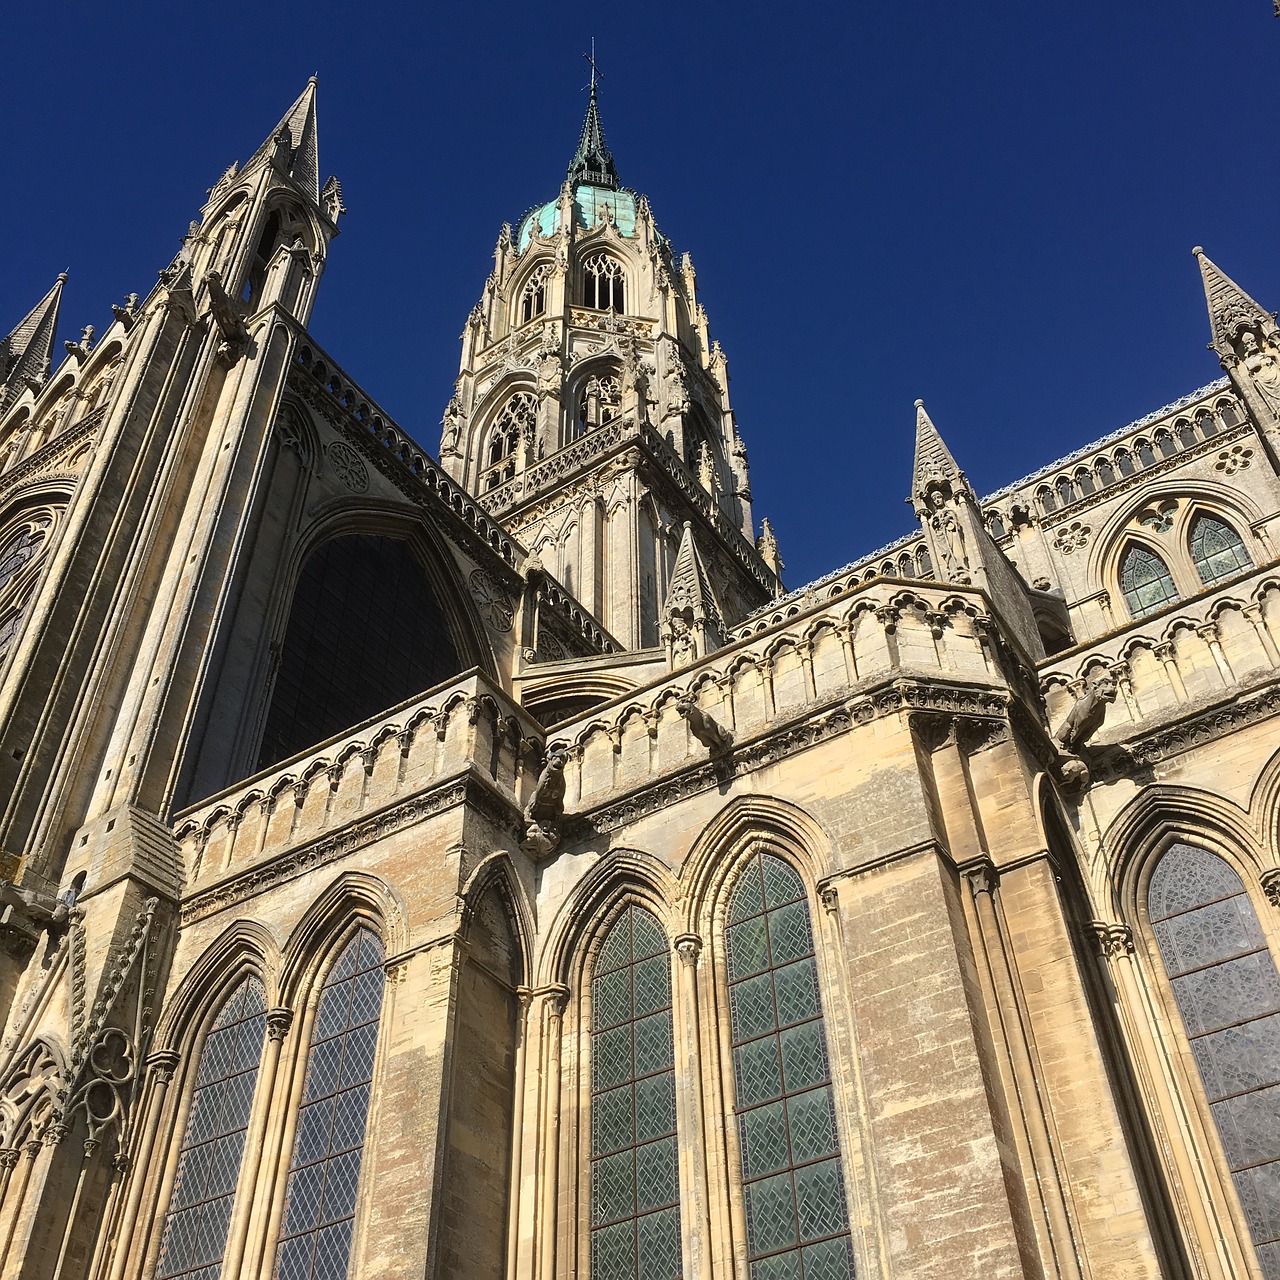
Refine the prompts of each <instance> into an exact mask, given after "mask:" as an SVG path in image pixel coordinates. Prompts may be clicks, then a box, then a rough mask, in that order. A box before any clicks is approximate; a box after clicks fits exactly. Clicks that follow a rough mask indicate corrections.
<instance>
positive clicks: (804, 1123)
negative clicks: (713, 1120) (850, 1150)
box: [726, 850, 854, 1280]
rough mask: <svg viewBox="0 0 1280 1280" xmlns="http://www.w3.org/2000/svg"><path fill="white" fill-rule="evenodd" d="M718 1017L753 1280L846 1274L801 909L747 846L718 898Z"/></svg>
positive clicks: (818, 1011) (790, 879) (776, 873)
mask: <svg viewBox="0 0 1280 1280" xmlns="http://www.w3.org/2000/svg"><path fill="white" fill-rule="evenodd" d="M726 945H727V949H728V964H729V1018H730V1024H731V1028H732V1040H733V1074H734V1092H735V1102H736V1108H735V1109H736V1112H737V1120H738V1139H739V1147H740V1155H741V1162H742V1181H743V1191H744V1196H745V1199H746V1207H747V1254H748V1260H749V1264H750V1268H751V1276H752V1280H773V1278H774V1277H779V1278H781V1277H787V1278H788V1280H790V1278H792V1277H794V1278H795V1280H835V1278H836V1277H841V1278H845V1277H850V1278H851V1277H852V1276H853V1274H854V1265H853V1249H852V1243H851V1240H850V1237H849V1215H848V1208H847V1204H846V1200H845V1188H844V1174H843V1170H842V1168H841V1159H840V1144H839V1138H838V1136H837V1132H836V1117H835V1105H834V1099H833V1095H832V1085H831V1066H830V1059H829V1056H828V1053H827V1042H826V1033H825V1030H824V1026H823V1017H822V1005H821V1000H820V997H819V995H818V971H817V960H816V956H815V953H814V941H813V929H812V922H811V919H810V915H809V902H808V897H807V895H806V894H805V890H804V885H803V883H802V882H801V880H800V877H799V876H798V875H797V874H796V872H795V871H794V870H793V869H792V868H791V867H790V866H788V864H787V863H785V862H783V861H782V859H780V858H778V857H775V856H774V855H773V854H769V853H765V852H763V851H762V850H757V851H756V852H754V853H753V854H752V855H751V858H750V860H749V861H748V862H747V864H746V866H745V867H744V868H743V869H742V871H741V873H740V875H739V877H738V883H737V885H736V886H735V887H734V890H733V893H732V894H731V895H730V898H729V910H728V927H727V929H726Z"/></svg>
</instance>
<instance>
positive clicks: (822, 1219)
mask: <svg viewBox="0 0 1280 1280" xmlns="http://www.w3.org/2000/svg"><path fill="white" fill-rule="evenodd" d="M795 1179H796V1204H797V1206H798V1207H799V1210H800V1238H801V1239H802V1240H806V1241H808V1240H821V1239H822V1238H823V1237H824V1236H831V1235H835V1234H836V1232H838V1231H844V1230H846V1229H847V1225H848V1210H847V1208H846V1207H845V1201H844V1179H843V1177H841V1175H840V1161H839V1160H826V1161H824V1162H823V1163H822V1164H807V1165H803V1166H802V1167H801V1168H798V1169H797V1170H796V1172H795Z"/></svg>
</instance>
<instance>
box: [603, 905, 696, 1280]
mask: <svg viewBox="0 0 1280 1280" xmlns="http://www.w3.org/2000/svg"><path fill="white" fill-rule="evenodd" d="M591 1023H592V1025H591V1278H592V1280H640V1278H641V1277H644V1278H645V1280H649V1278H650V1277H652V1278H653V1280H678V1278H679V1277H680V1276H681V1275H682V1274H683V1263H682V1260H681V1254H680V1185H679V1176H678V1173H677V1152H676V1074H675V1048H674V1038H673V1031H672V1019H671V950H670V948H669V947H668V946H667V938H666V934H665V933H663V931H662V926H661V925H660V924H659V923H658V921H657V920H656V919H655V917H654V916H653V915H652V914H651V913H650V912H649V911H646V910H645V909H644V908H643V907H639V906H636V905H634V904H632V905H630V906H628V907H627V908H626V910H625V911H624V912H623V913H622V914H621V915H620V916H619V917H618V919H617V920H616V921H615V922H614V924H613V926H612V927H611V928H610V930H609V932H608V934H607V935H606V936H605V941H604V945H603V946H602V947H601V948H600V953H599V955H598V956H597V957H596V962H595V969H594V972H593V975H592V979H591Z"/></svg>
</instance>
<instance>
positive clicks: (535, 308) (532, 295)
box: [520, 264, 548, 324]
mask: <svg viewBox="0 0 1280 1280" xmlns="http://www.w3.org/2000/svg"><path fill="white" fill-rule="evenodd" d="M547 274H548V273H547V268H546V265H545V264H544V265H543V266H540V267H538V268H537V269H536V270H535V271H534V272H533V274H532V275H531V276H530V277H529V279H528V280H527V281H525V286H524V290H523V291H522V292H521V294H520V323H521V324H528V323H529V321H530V320H533V319H534V318H535V317H537V316H540V315H542V313H543V312H544V311H546V309H547Z"/></svg>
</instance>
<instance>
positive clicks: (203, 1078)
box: [156, 978, 267, 1280]
mask: <svg viewBox="0 0 1280 1280" xmlns="http://www.w3.org/2000/svg"><path fill="white" fill-rule="evenodd" d="M266 1030H267V1002H266V995H265V992H264V991H263V987H262V983H261V982H259V981H258V979H257V978H246V979H245V980H244V981H243V982H242V983H241V984H240V985H239V986H238V987H237V988H236V989H235V990H234V991H233V992H232V993H231V997H230V998H229V999H228V1000H227V1002H226V1004H224V1005H223V1006H222V1012H221V1013H220V1014H218V1018H217V1021H216V1022H215V1023H214V1024H213V1027H212V1029H211V1030H210V1032H209V1034H208V1035H207V1036H206V1037H205V1042H204V1048H203V1049H202V1050H201V1051H200V1062H199V1065H198V1066H197V1067H196V1091H195V1095H194V1097H193V1098H192V1099H191V1114H190V1116H189V1117H188V1118H187V1129H186V1132H185V1133H184V1134H183V1135H182V1147H181V1149H180V1151H179V1155H178V1175H177V1179H176V1180H175V1182H174V1184H173V1196H172V1199H171V1201H170V1203H169V1212H168V1214H167V1215H166V1217H165V1220H164V1236H163V1239H162V1241H161V1244H160V1263H159V1267H158V1268H157V1270H156V1277H157V1280H170V1278H171V1277H175V1276H183V1277H187V1278H189V1280H216V1277H217V1276H218V1275H219V1274H220V1273H221V1271H222V1254H223V1251H224V1250H225V1249H226V1246H227V1227H228V1225H229V1224H230V1222H231V1206H232V1204H233V1203H234V1202H235V1194H236V1181H237V1179H238V1178H239V1175H240V1159H241V1156H243V1154H244V1139H245V1133H246V1132H247V1130H248V1128H249V1109H250V1107H251V1106H252V1105H253V1091H254V1088H255V1086H256V1085H257V1083H258V1064H259V1062H260V1061H261V1060H262V1042H263V1038H264V1036H265V1035H266Z"/></svg>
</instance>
